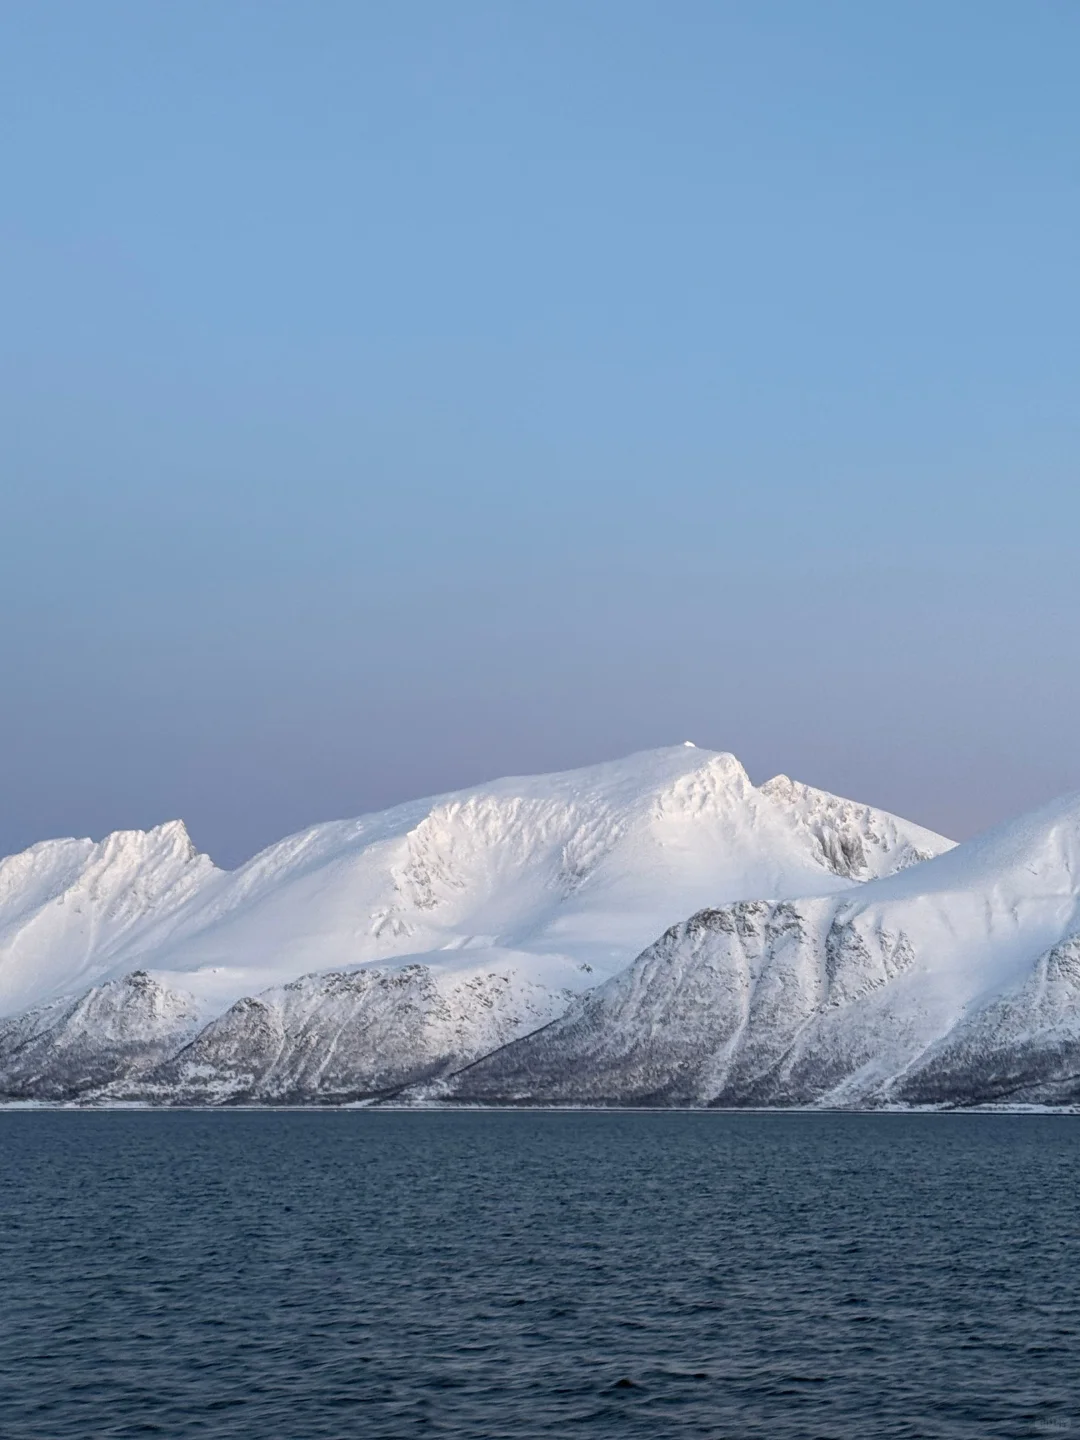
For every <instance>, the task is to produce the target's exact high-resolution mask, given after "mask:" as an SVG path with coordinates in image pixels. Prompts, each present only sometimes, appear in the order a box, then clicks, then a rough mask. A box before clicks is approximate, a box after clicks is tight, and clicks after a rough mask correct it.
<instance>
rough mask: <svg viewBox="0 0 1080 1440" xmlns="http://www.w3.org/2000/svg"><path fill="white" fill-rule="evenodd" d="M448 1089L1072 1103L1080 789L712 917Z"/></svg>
mask: <svg viewBox="0 0 1080 1440" xmlns="http://www.w3.org/2000/svg"><path fill="white" fill-rule="evenodd" d="M451 1093H453V1094H454V1095H456V1096H457V1097H458V1098H462V1099H469V1100H492V1099H495V1098H498V1099H500V1100H507V1099H513V1100H523V1099H528V1100H532V1101H547V1102H559V1101H564V1102H565V1101H571V1100H572V1101H575V1102H578V1101H583V1100H584V1101H592V1102H599V1103H616V1104H618V1103H667V1104H671V1103H690V1104H709V1103H717V1104H729V1105H746V1104H769V1105H775V1104H780V1105H784V1104H787V1105H790V1104H807V1103H824V1104H843V1105H865V1104H881V1103H889V1102H902V1103H975V1102H986V1101H1005V1100H1008V1101H1012V1102H1017V1101H1025V1102H1030V1103H1046V1104H1061V1103H1075V1102H1080V796H1070V797H1066V798H1065V799H1063V800H1060V801H1057V802H1055V803H1054V804H1053V805H1050V806H1047V807H1045V808H1043V809H1042V810H1039V811H1037V812H1035V813H1033V814H1032V815H1029V816H1026V817H1024V818H1023V819H1021V820H1019V821H1015V822H1012V823H1010V824H1008V825H1004V826H1001V827H999V828H998V829H996V830H994V831H991V832H990V833H988V834H987V835H985V836H983V837H981V838H979V839H977V840H974V841H971V842H969V843H968V844H966V845H961V846H959V847H957V848H956V849H953V850H951V851H950V852H949V853H947V854H944V855H942V856H940V857H939V858H937V859H934V860H930V861H927V862H926V863H925V864H923V865H920V866H918V867H917V868H915V869H913V870H907V871H905V872H902V873H899V874H896V875H893V876H891V877H888V878H883V879H877V880H873V881H870V882H869V883H867V884H866V885H864V886H861V887H860V888H859V889H858V890H855V891H848V892H847V893H845V894H840V895H832V896H822V895H819V896H817V897H814V898H810V899H805V900H793V901H782V902H776V901H771V900H759V901H748V902H742V903H739V904H736V905H733V906H722V907H713V908H710V909H708V910H704V911H701V912H699V913H698V914H696V915H694V916H693V917H692V918H691V919H690V920H688V921H685V922H683V923H682V924H679V925H677V926H674V927H672V928H671V929H670V930H668V931H667V932H666V933H665V934H664V935H663V936H662V937H661V939H660V940H658V941H657V942H656V943H655V944H654V945H652V946H650V947H649V948H648V949H647V950H645V951H644V953H643V954H642V955H641V956H640V957H639V958H638V959H637V960H636V961H635V962H634V964H633V965H632V966H631V967H629V968H628V969H627V970H626V971H625V972H623V973H622V974H621V975H619V976H617V977H615V978H614V979H612V980H611V981H609V982H608V983H606V984H604V985H602V986H600V987H599V988H598V989H596V990H595V991H594V992H592V993H591V994H590V995H588V996H587V997H585V998H584V999H582V1000H580V1001H578V1002H577V1003H576V1004H575V1005H574V1006H573V1007H572V1008H571V1010H570V1011H569V1013H568V1014H567V1015H566V1016H564V1017H563V1018H561V1019H560V1020H557V1021H556V1022H554V1023H553V1024H552V1025H550V1026H549V1027H547V1028H546V1029H545V1030H543V1031H540V1032H538V1033H536V1034H535V1035H533V1036H531V1037H529V1038H527V1039H524V1040H521V1041H519V1042H518V1043H516V1044H513V1045H511V1046H509V1047H507V1048H506V1049H504V1050H503V1051H501V1052H499V1053H497V1054H494V1055H492V1056H490V1057H488V1058H486V1059H482V1060H480V1061H479V1062H477V1063H476V1064H475V1065H474V1066H473V1067H471V1069H468V1070H467V1071H465V1072H464V1073H463V1074H461V1075H460V1076H459V1077H458V1078H457V1080H456V1081H454V1082H453V1086H452V1090H451Z"/></svg>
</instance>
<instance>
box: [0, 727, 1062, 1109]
mask: <svg viewBox="0 0 1080 1440" xmlns="http://www.w3.org/2000/svg"><path fill="white" fill-rule="evenodd" d="M1078 857H1080V800H1077V799H1075V798H1074V799H1072V800H1067V801H1063V802H1060V803H1059V804H1058V805H1057V806H1056V807H1049V808H1047V809H1046V810H1044V811H1040V812H1038V813H1036V814H1035V815H1033V816H1030V817H1028V818H1027V819H1026V820H1024V821H1021V822H1017V823H1015V824H1014V825H1012V826H1005V827H1002V828H1001V829H1000V830H998V831H995V832H993V833H992V834H990V835H988V836H985V837H983V838H982V839H980V840H977V841H972V842H969V843H968V844H966V845H963V846H960V847H957V848H955V849H954V848H953V847H952V846H951V843H950V842H949V841H947V840H944V839H943V838H942V837H940V836H938V835H934V834H932V833H931V832H929V831H926V830H923V829H921V828H920V827H918V826H916V825H912V824H909V823H908V822H906V821H903V820H899V819H897V818H896V817H894V816H891V815H888V814H885V813H883V812H881V811H877V810H873V809H871V808H869V807H867V806H863V805H857V804H854V803H852V802H850V801H846V800H842V799H839V798H837V797H836V796H833V795H829V794H826V793H824V792H822V791H818V790H813V789H811V788H809V787H807V786H803V785H799V784H796V783H795V782H793V781H791V780H788V779H787V778H786V777H784V776H779V777H777V778H775V779H773V780H770V781H768V782H767V783H766V784H764V785H761V786H758V787H756V786H754V785H752V784H751V782H750V780H749V779H748V777H747V775H746V773H745V771H744V770H743V769H742V767H741V766H740V765H739V763H738V761H736V760H735V759H734V757H732V756H730V755H724V754H717V753H713V752H709V751H703V750H698V749H695V748H694V747H693V746H689V745H687V746H676V747H671V748H668V749H664V750H657V751H649V752H645V753H643V754H640V755H634V756H630V757H629V758H628V759H626V760H622V761H617V762H612V763H609V764H605V765H598V766H594V767H590V768H588V769H584V770H577V771H569V772H565V773H562V774H556V775H547V776H535V777H528V778H524V779H508V780H500V781H496V782H494V783H492V784H490V785H486V786H480V787H477V788H475V789H472V790H467V791H460V792H457V793H454V794H450V795H443V796H438V797H436V798H434V799H429V800H421V801H416V802H414V803H411V804H408V805H403V806H399V807H397V808H395V809H393V810H389V811H385V812H382V813H380V814H376V815H369V816H364V817H361V818H360V819H358V820H350V821H336V822H332V823H330V824H325V825H318V826H315V827H313V828H312V829H310V830H307V831H304V832H302V833H301V834H299V835H295V836H292V837H290V838H288V839H286V840H283V841H282V842H280V843H279V844H277V845H274V846H271V847H270V848H269V849H268V850H266V851H264V852H263V853H262V854H260V855H258V856H256V857H255V858H254V859H253V860H251V861H250V862H249V863H248V864H247V865H245V866H243V867H241V868H240V869H239V870H236V871H233V872H226V871H222V870H219V869H218V868H217V867H215V866H214V865H213V863H212V862H211V861H210V860H209V859H208V858H207V857H206V856H203V855H200V854H198V852H197V851H196V850H195V848H194V846H193V845H192V844H191V842H190V840H189V838H188V836H187V833H186V831H185V830H184V827H183V825H182V824H180V823H179V822H172V823H170V824H167V825H163V826H161V827H159V828H158V829H156V830H152V831H149V832H121V833H118V834H116V835H111V836H109V837H107V839H105V840H104V841H101V842H100V843H98V844H94V843H92V842H90V841H87V840H60V841H46V842H43V843H42V844H40V845H36V846H34V847H32V848H31V849H30V850H28V851H25V852H23V854H21V855H16V856H12V857H10V858H8V859H6V860H4V861H0V1017H4V1018H0V1097H7V1098H8V1099H39V1100H79V1101H89V1102H101V1101H106V1100H114V1101H117V1100H142V1101H151V1102H159V1103H226V1102H232V1103H236V1102H297V1103H340V1102H343V1101H353V1100H368V1099H378V1098H380V1097H389V1096H393V1097H397V1098H399V1099H400V1098H406V1097H411V1098H413V1099H419V1100H426V1101H428V1102H429V1103H434V1102H436V1101H438V1100H457V1101H465V1102H471V1103H477V1102H479V1103H549V1104H550V1103H556V1104H558V1103H601V1104H627V1103H630V1104H634V1103H636V1104H642V1103H648V1104H709V1103H720V1104H781V1105H782V1104H812V1103H828V1104H852V1105H863V1104H881V1103H894V1102H895V1103H972V1102H977V1101H981V1100H1000V1099H1004V1100H1033V1101H1037V1102H1040V1103H1072V1099H1073V1098H1077V1096H1076V1094H1075V1092H1076V1090H1077V1086H1076V1082H1075V1081H1074V1079H1072V1078H1070V1077H1072V1076H1074V1075H1075V1073H1076V1071H1077V1070H1078V1069H1080V1064H1074V1058H1075V1057H1076V1055H1077V1036H1078V1035H1080V1023H1078V1022H1077V1014H1078V1009H1077V993H1078V992H1077V985H1078V984H1080V979H1078V977H1080V939H1077V938H1074V937H1075V936H1076V934H1077V932H1078V930H1080V916H1078V900H1080V871H1078V869H1077V866H1076V860H1077V858H1078ZM688 916H689V917H691V918H689V919H688V918H687V917H688ZM658 936H659V937H660V938H659V939H658V938H657V937H658Z"/></svg>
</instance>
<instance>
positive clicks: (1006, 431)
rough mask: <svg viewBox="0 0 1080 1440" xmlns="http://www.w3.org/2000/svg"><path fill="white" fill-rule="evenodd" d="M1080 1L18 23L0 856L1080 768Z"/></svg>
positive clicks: (361, 7) (913, 791) (979, 799)
mask: <svg viewBox="0 0 1080 1440" xmlns="http://www.w3.org/2000/svg"><path fill="white" fill-rule="evenodd" d="M1078 63H1080V7H1078V6H1077V5H1076V4H1074V3H1069V0H1029V3H1025V4H1019V3H1012V0H1009V3H1003V0H944V3H942V0H903V3H901V0H891V3H877V4H873V5H867V4H865V3H863V0H816V3H813V4H806V3H803V0H790V3H782V0H753V3H749V0H744V3H738V4H736V3H724V0H675V3H671V0H650V3H642V0H573V3H570V0H543V3H540V0H535V3H525V0H521V3H507V0H501V3H474V0H453V3H446V0H430V3H420V0H395V3H394V4H392V5H390V4H374V3H368V4H362V3H355V0H342V3H332V0H315V3H299V0H290V3H279V0H257V3H244V0H230V3H226V4H221V3H219V0H212V3H210V0H189V3H186V4H184V5H182V6H179V5H175V6H167V5H163V4H146V3H145V0H129V3H115V0H95V3H94V4H93V5H85V4H77V3H56V0H37V3H33V4H31V3H29V0H23V3H13V4H9V5H7V6H6V7H4V10H3V12H2V15H0V124H2V126H3V135H4V143H3V146H2V156H3V158H2V162H0V163H2V167H3V170H2V189H0V247H2V254H0V260H2V264H0V292H2V293H0V304H2V315H3V319H2V323H0V372H2V373H0V382H2V383H0V435H2V437H3V453H2V470H0V484H2V492H3V493H2V500H3V509H2V517H3V522H2V525H0V602H2V617H0V618H2V631H0V666H2V674H3V679H4V694H5V703H4V704H3V706H2V707H0V781H2V791H3V797H2V798H3V803H2V805H0V851H3V852H8V851H11V850H13V849H17V848H21V847H22V846H24V845H26V844H29V843H31V842H32V841H34V840H36V839H40V838H44V837H46V836H50V835H56V834H70V833H78V834H93V835H95V836H98V835H101V834H103V833H104V832H106V831H107V830H110V829H114V828H118V827H126V826H146V825H150V824H153V823H156V822H158V821H160V820H163V819H166V818H170V817H172V816H175V815H180V816H183V817H184V818H185V819H186V820H187V821H188V824H189V828H190V829H191V831H192V834H193V836H194V838H195V840H196V841H197V842H198V843H199V845H200V846H201V847H202V848H205V849H208V850H209V851H210V853H211V854H212V855H214V857H215V858H216V859H218V860H219V861H221V862H222V863H226V864H232V863H235V862H236V861H238V860H240V859H242V858H244V857H245V856H246V855H248V854H250V853H251V852H253V851H254V850H255V849H256V848H258V847H260V846H261V845H263V844H265V843H267V842H269V841H271V840H272V839H275V838H277V837H279V836H280V835H282V834H284V833H286V832H287V831H289V830H292V829H296V828H298V827H299V826H301V825H304V824H306V823H308V822H311V821H314V820H318V819H327V818H330V817H333V816H338V815H343V814H352V813H358V812H360V811H362V810H365V809H370V808H374V807H381V806H383V805H386V804H390V803H393V802H395V801H397V800H401V799H406V798H409V797H411V796H414V795H418V794H423V793H430V792H434V791H438V790H442V789H448V788H452V787H456V786H459V785H464V784H468V783H473V782H476V781H480V780H483V779H486V778H490V777H492V776H494V775H496V774H505V773H513V772H524V771H533V770H546V769H553V768H564V767H567V766H571V765H576V764H582V763H587V762H590V761H593V760H598V759H604V758H610V757H613V756H616V755H619V754H622V753H625V752H627V751H630V750H634V749H640V748H645V747H648V746H653V745H658V744H666V743H671V742H677V741H681V740H684V739H687V738H690V739H693V740H695V741H696V742H697V743H698V744H700V745H707V746H710V747H712V748H717V749H729V750H733V751H735V753H736V754H738V755H739V756H740V758H741V759H742V760H743V762H744V763H745V764H746V765H747V767H748V768H749V770H750V772H751V774H752V776H753V777H754V778H755V779H756V780H763V779H765V778H766V777H767V776H768V775H770V774H772V773H775V772H776V771H780V770H784V771H787V772H788V773H790V774H793V775H795V776H797V777H798V778H800V779H803V780H807V781H810V782H812V783H815V784H819V785H823V786H825V787H827V788H829V789H833V790H836V791H839V792H840V793H846V794H849V795H853V796H855V797H857V798H860V799H865V800H867V801H871V802H873V803H877V804H881V805H885V806H887V807H888V808H890V809H893V810H896V811H898V812H900V813H902V814H905V815H908V816H910V817H911V818H912V819H916V820H919V821H921V822H923V823H925V824H929V825H932V826H934V827H935V828H938V829H942V830H944V831H945V832H947V833H949V834H952V835H954V836H957V837H963V836H964V835H966V834H969V833H971V832H972V831H974V830H975V829H978V828H980V827H982V826H984V825H986V824H988V823H990V822H992V821H994V820H997V819H999V818H1003V817H1004V816H1006V815H1008V814H1010V813H1012V812H1015V811H1017V810H1020V809H1022V808H1025V807H1028V806H1031V805H1035V804H1038V803H1040V802H1041V801H1043V800H1045V799H1047V798H1049V797H1050V796H1052V795H1054V794H1056V793H1058V792H1060V791H1062V790H1067V789H1072V788H1077V787H1080V744H1078V739H1077V723H1076V717H1077V715H1078V713H1080V667H1078V665H1077V658H1078V638H1080V637H1078V629H1080V625H1078V617H1080V575H1078V566H1077V562H1076V545H1077V535H1078V520H1080V485H1078V481H1080V463H1078V462H1080V407H1078V398H1080V288H1078V282H1077V256H1078V255H1080V86H1078V85H1077V83H1076V75H1077V66H1078Z"/></svg>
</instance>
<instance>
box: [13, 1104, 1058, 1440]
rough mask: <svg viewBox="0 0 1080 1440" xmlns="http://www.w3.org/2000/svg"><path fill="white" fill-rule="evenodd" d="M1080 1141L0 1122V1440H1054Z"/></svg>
mask: <svg viewBox="0 0 1080 1440" xmlns="http://www.w3.org/2000/svg"><path fill="white" fill-rule="evenodd" d="M1078 1178H1080V1117H1077V1118H1071V1117H1053V1116H1038V1115H1027V1116H1006V1115H943V1116H933V1115H922V1116H905V1115H882V1116H870V1115H800V1114H787V1115H783V1114H774V1115H758V1114H737V1115H732V1114H717V1113H705V1114H678V1113H672V1114H656V1113H652V1114H649V1113H621V1114H620V1113H607V1114H595V1113H593V1114H590V1113H568V1114H548V1113H484V1112H456V1113H453V1112H451V1113H445V1114H442V1113H440V1114H432V1113H391V1112H383V1113H375V1112H363V1111H344V1112H341V1111H339V1112H325V1111H319V1112H284V1111H277V1112H264V1113H257V1112H245V1111H233V1112H226V1113H220V1112H218V1113H198V1112H172V1113H152V1112H137V1111H130V1112H90V1113H88V1112H66V1111H38V1112H11V1111H9V1112H3V1113H0V1436H2V1437H3V1440H31V1437H33V1440H62V1437H78V1440H103V1437H121V1436H122V1437H125V1440H126V1437H136V1436H139V1437H143V1436H165V1437H169V1440H187V1437H197V1436H198V1437H201V1436H215V1437H218V1436H220V1437H228V1440H234V1437H235V1440H240V1437H243V1440H321V1437H327V1440H342V1437H353V1436H355V1437H359V1440H382V1437H387V1440H410V1437H413V1436H416V1437H421V1436H451V1437H455V1440H459V1437H468V1440H495V1437H504V1436H505V1437H508V1440H509V1437H513V1440H532V1437H540V1436H557V1437H564V1440H569V1437H577V1436H582V1437H612V1440H615V1437H618V1440H626V1437H639V1436H640V1437H649V1440H664V1437H667V1436H672V1437H683V1436H686V1437H690V1436H705V1437H710V1440H718V1437H740V1436H763V1437H768V1440H788V1437H791V1440H795V1437H798V1440H804V1437H844V1440H847V1437H851V1440H868V1437H869V1440H876V1437H894V1436H895V1437H900V1436H910V1437H917V1440H923V1437H935V1436H942V1437H961V1436H962V1437H970V1440H989V1437H997V1436H1000V1437H1005V1440H1022V1437H1025V1436H1033V1437H1035V1436H1037V1437H1045V1436H1066V1435H1071V1434H1077V1435H1080V1299H1078V1295H1080V1220H1078V1217H1080V1204H1078V1185H1077V1181H1078Z"/></svg>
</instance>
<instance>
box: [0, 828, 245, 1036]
mask: <svg viewBox="0 0 1080 1440" xmlns="http://www.w3.org/2000/svg"><path fill="white" fill-rule="evenodd" d="M221 878H223V872H222V871H220V870H218V869H217V868H216V867H215V866H214V865H213V863H212V862H211V861H210V860H209V859H208V858H207V857H206V856H205V855H200V854H199V853H198V851H197V850H196V849H195V847H194V845H192V843H191V840H190V838H189V836H188V833H187V831H186V830H185V829H184V826H183V824H182V823H181V822H180V821H179V820H174V821H171V822H170V823H169V824H167V825H159V826H158V827H157V829H155V830H146V831H143V830H119V831H117V832H116V833H115V834H114V835H109V836H107V837H106V838H105V839H104V840H102V841H100V842H99V843H98V844H94V842H93V841H91V840H45V841H42V843H41V844H39V845H34V846H32V847H31V848H30V849H29V850H24V851H23V852H22V854H20V855H10V856H8V857H7V859H4V860H0V1015H5V1014H7V1015H10V1014H12V1013H14V1012H16V1011H19V1010H22V1009H23V1008H25V1007H26V1006H28V1005H34V1004H37V1003H40V1002H42V1001H45V1000H48V999H50V998H52V997H55V996H57V995H64V994H72V993H75V992H77V991H78V990H81V989H85V988H86V986H87V985H89V984H91V983H93V982H94V981H96V980H99V979H101V978H102V977H103V976H105V975H107V974H110V973H116V972H120V973H122V972H123V970H124V969H129V968H132V966H131V964H130V963H129V962H130V957H131V956H132V955H137V954H138V953H139V951H140V949H141V948H142V947H143V946H144V945H145V944H146V943H147V941H146V937H147V936H148V935H149V934H151V933H160V932H161V929H162V927H166V926H168V925H169V924H170V923H174V922H175V921H176V919H177V918H178V916H179V914H180V912H181V911H182V910H183V908H184V907H185V906H186V905H189V904H190V903H191V901H192V900H193V899H194V898H195V896H196V895H198V894H199V893H200V891H202V890H204V889H205V888H207V887H212V886H213V884H214V882H215V881H216V880H219V879H221Z"/></svg>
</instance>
